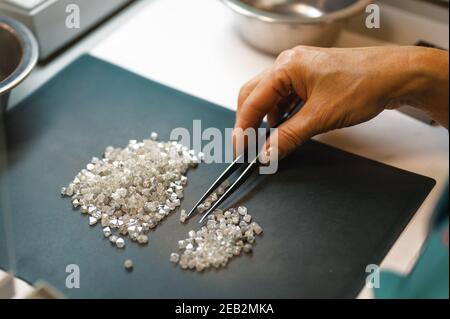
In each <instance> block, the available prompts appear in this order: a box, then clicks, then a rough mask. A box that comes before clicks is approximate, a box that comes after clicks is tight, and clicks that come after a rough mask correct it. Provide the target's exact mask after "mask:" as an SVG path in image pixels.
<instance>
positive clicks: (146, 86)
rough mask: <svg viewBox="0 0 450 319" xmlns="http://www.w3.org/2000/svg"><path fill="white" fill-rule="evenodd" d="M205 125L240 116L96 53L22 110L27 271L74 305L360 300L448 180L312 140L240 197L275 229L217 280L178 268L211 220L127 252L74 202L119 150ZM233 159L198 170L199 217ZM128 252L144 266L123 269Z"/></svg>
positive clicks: (15, 159) (20, 202)
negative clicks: (68, 194)
mask: <svg viewBox="0 0 450 319" xmlns="http://www.w3.org/2000/svg"><path fill="white" fill-rule="evenodd" d="M193 119H201V120H202V127H203V128H207V127H218V128H221V129H224V128H225V127H232V126H233V123H234V113H233V112H232V111H230V110H227V109H225V108H222V107H220V106H217V105H214V104H212V103H210V102H207V101H204V100H201V99H198V98H195V97H192V96H189V95H187V94H185V93H182V92H179V91H176V90H174V89H171V88H169V87H166V86H163V85H161V84H158V83H155V82H152V81H150V80H148V79H145V78H142V77H139V76H137V75H135V74H133V73H130V72H128V71H126V70H123V69H121V68H119V67H117V66H114V65H111V64H108V63H106V62H104V61H101V60H98V59H96V58H93V57H91V56H83V57H81V58H80V59H78V60H77V61H75V62H74V63H73V64H71V65H70V66H68V67H67V68H66V69H64V70H63V71H62V72H60V73H59V74H58V75H57V76H55V77H54V78H53V79H52V80H51V81H49V82H48V83H47V84H45V85H44V86H43V87H42V88H41V89H39V90H38V91H37V92H36V93H34V94H32V95H31V96H30V97H29V98H28V99H26V100H25V101H23V102H22V103H21V104H20V105H18V106H17V107H15V108H13V109H12V110H11V111H10V112H9V113H8V114H7V118H6V123H5V124H6V133H7V143H8V161H9V166H8V170H7V172H6V173H4V174H3V175H2V176H1V181H2V182H3V183H7V189H8V191H9V194H7V195H8V198H9V200H10V205H11V208H12V212H13V230H14V242H15V253H16V257H17V275H18V276H19V277H21V278H23V279H25V280H26V281H28V282H31V283H33V282H35V281H36V280H45V281H47V282H49V283H50V284H52V285H53V286H55V287H56V288H57V289H59V290H60V291H61V292H62V293H64V294H65V295H66V296H67V297H73V298H91V297H99V298H103V297H111V298H119V297H125V298H127V297H129V298H133V297H137V298H172V297H173V298H199V297H210V298H241V297H243V298H297V297H300V298H301V297H307V298H315V297H319V298H327V297H337V298H351V297H355V296H356V295H357V294H358V292H359V291H360V289H361V288H362V287H363V285H364V281H365V276H366V274H365V268H366V265H368V264H379V263H380V262H381V261H382V259H383V258H384V256H385V255H386V253H387V252H388V250H389V249H390V247H391V246H392V245H393V243H394V242H395V240H396V239H397V237H398V236H399V235H400V233H401V232H402V230H403V229H404V227H405V226H406V225H407V223H408V221H409V220H410V218H411V217H412V216H413V214H414V213H415V211H416V210H417V209H418V207H419V206H420V205H421V203H422V202H423V200H424V199H425V197H426V196H427V194H428V193H429V192H430V190H431V189H432V187H433V185H434V183H435V182H434V180H432V179H430V178H427V177H424V176H419V175H416V174H413V173H410V172H406V171H403V170H400V169H397V168H393V167H390V166H386V165H383V164H380V163H377V162H374V161H371V160H368V159H365V158H362V157H359V156H355V155H352V154H350V153H347V152H343V151H341V150H338V149H335V148H333V147H330V146H326V145H323V144H320V143H317V142H313V141H310V142H308V143H306V144H305V145H304V146H303V147H301V148H300V149H299V150H298V151H297V152H296V153H295V154H293V155H292V156H290V157H289V158H287V159H285V160H283V161H282V162H281V163H280V168H279V172H278V173H277V174H276V175H270V176H264V177H258V176H256V177H254V178H252V179H251V180H250V181H248V183H247V184H245V186H244V187H243V188H242V189H241V190H240V191H239V192H238V193H237V194H236V195H235V196H234V197H233V199H231V202H230V203H229V204H230V205H231V204H232V205H235V204H237V203H242V204H245V205H246V206H247V207H248V210H249V212H250V213H251V214H252V215H253V216H254V219H255V220H256V221H257V222H259V223H260V224H261V225H262V226H263V228H264V235H263V236H261V237H258V238H257V244H256V246H255V249H254V252H253V254H251V255H245V256H240V257H238V258H235V259H233V260H232V261H231V262H230V263H229V265H228V266H227V268H226V269H223V270H220V271H215V270H212V271H207V272H203V273H196V272H192V271H184V270H181V269H180V268H178V267H176V266H174V265H173V264H171V263H169V260H168V258H169V254H170V253H171V252H172V251H176V247H177V240H178V239H182V238H185V237H186V236H187V232H188V231H189V230H190V229H197V228H198V227H199V226H198V223H197V221H198V220H199V216H196V217H195V218H194V219H192V220H190V221H189V223H188V225H182V224H180V222H179V218H178V217H179V211H178V210H177V211H176V212H175V213H173V215H171V216H169V217H168V218H167V219H166V220H165V221H164V222H163V223H162V224H160V225H159V226H158V227H157V228H156V229H155V230H154V231H151V232H150V236H149V237H150V242H149V244H148V246H145V247H143V246H139V245H137V244H135V243H131V242H129V241H128V239H127V246H126V249H124V250H119V249H115V248H114V247H111V244H110V243H109V241H108V240H107V239H104V238H103V234H102V231H101V229H100V225H97V226H96V227H89V226H88V221H87V217H86V216H82V215H81V214H80V213H79V211H78V210H75V209H73V208H72V206H71V203H70V201H69V200H68V199H66V198H64V199H63V198H61V197H60V195H59V192H60V188H61V187H62V186H65V185H67V184H68V182H70V181H71V180H72V179H73V178H74V176H75V174H76V173H77V172H78V171H79V170H80V169H81V168H83V167H84V166H85V165H86V163H87V162H88V161H89V160H90V159H91V158H92V156H101V154H102V153H103V150H104V149H105V147H106V146H108V145H114V146H124V145H126V144H127V142H128V140H129V139H138V140H141V139H143V138H148V136H149V134H150V132H152V131H156V132H158V133H159V135H160V139H161V140H167V139H169V136H170V132H171V129H172V128H175V127H186V128H192V120H193ZM225 165H226V164H209V165H207V164H201V165H200V166H199V167H198V168H196V169H194V170H191V171H189V173H188V178H189V182H188V187H187V189H186V191H185V198H184V199H183V201H182V207H183V208H186V209H189V208H190V207H191V205H192V204H193V203H194V202H195V201H196V200H197V199H198V198H199V197H200V196H201V195H202V193H203V192H204V190H205V189H206V188H207V187H208V186H209V185H210V184H211V182H212V181H213V180H214V179H215V178H216V177H217V176H218V174H219V173H220V172H221V171H222V170H223V169H224V167H225ZM2 231H3V230H2ZM127 258H131V259H132V260H133V261H134V264H135V268H134V271H132V272H127V271H125V269H124V267H123V262H124V260H125V259H127ZM68 264H77V265H78V266H79V268H80V288H79V289H68V288H66V286H65V282H66V276H67V275H68V274H67V273H66V272H65V270H66V266H67V265H68ZM6 265H7V261H6V259H5V257H4V256H3V258H2V259H1V260H0V266H2V267H4V268H5V267H6Z"/></svg>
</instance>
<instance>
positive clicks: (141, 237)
mask: <svg viewBox="0 0 450 319" xmlns="http://www.w3.org/2000/svg"><path fill="white" fill-rule="evenodd" d="M137 241H138V243H139V244H147V243H148V236H147V235H139V236H138V237H137Z"/></svg>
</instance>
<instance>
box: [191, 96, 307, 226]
mask: <svg viewBox="0 0 450 319" xmlns="http://www.w3.org/2000/svg"><path fill="white" fill-rule="evenodd" d="M289 104H290V106H289V105H288V107H287V108H286V109H288V110H289V111H288V112H286V113H285V114H284V115H283V116H282V118H281V119H280V121H278V123H276V124H275V125H274V126H273V127H272V128H277V127H278V126H280V125H281V124H282V123H284V122H285V121H286V120H288V119H289V118H291V117H292V116H293V115H294V114H295V113H297V112H298V111H299V110H300V109H301V108H302V106H303V101H302V100H301V99H299V98H297V97H295V98H294V99H291V101H290V102H289ZM269 136H270V130H268V132H267V134H266V138H268V137H269ZM260 154H261V152H259V153H258V155H257V156H256V157H255V158H253V159H252V160H251V161H247V162H246V161H245V160H244V159H245V158H244V156H245V153H244V154H241V155H239V156H238V157H237V158H236V159H235V160H234V161H233V162H232V163H231V164H230V165H229V166H228V167H227V168H226V169H225V170H224V171H223V173H222V174H221V175H220V176H219V177H218V178H217V179H216V181H215V182H214V183H213V184H212V185H211V186H210V187H209V188H208V190H207V191H206V192H205V194H204V195H203V196H202V197H201V198H200V199H199V201H198V202H197V203H196V204H195V205H194V207H193V208H192V209H191V211H190V212H189V213H188V214H187V218H189V217H190V216H191V215H192V214H193V213H194V212H195V211H196V210H197V208H198V206H199V205H200V204H202V203H203V202H204V201H205V200H206V199H207V198H208V196H210V195H211V194H212V193H213V192H214V191H215V190H216V189H217V188H218V187H219V186H221V185H222V183H223V182H225V181H226V180H227V179H228V178H229V177H230V176H231V175H232V174H233V173H234V172H236V171H237V170H238V169H239V168H243V167H245V165H247V166H246V167H245V169H243V172H242V173H241V174H240V175H239V176H238V177H237V178H236V180H235V181H234V182H233V183H231V185H230V186H229V187H228V188H226V190H225V191H224V193H223V194H222V195H221V196H220V197H219V198H218V199H217V200H216V201H215V202H213V203H212V204H211V206H210V207H209V208H208V209H207V210H206V212H205V213H204V214H203V216H202V218H201V219H200V222H199V223H200V224H201V223H203V221H204V220H205V219H206V218H207V217H208V216H209V215H210V214H211V213H212V212H214V211H215V210H216V209H217V208H218V207H219V206H220V205H221V204H222V203H223V202H224V201H225V200H226V199H227V198H228V197H230V195H231V194H233V193H234V192H235V191H236V190H237V189H238V188H239V187H240V186H241V185H242V184H243V183H244V182H245V181H246V180H247V178H248V177H249V176H250V174H251V173H252V172H253V171H254V169H255V168H257V167H258V166H259V165H261V163H260V162H259V160H258V159H259V156H260Z"/></svg>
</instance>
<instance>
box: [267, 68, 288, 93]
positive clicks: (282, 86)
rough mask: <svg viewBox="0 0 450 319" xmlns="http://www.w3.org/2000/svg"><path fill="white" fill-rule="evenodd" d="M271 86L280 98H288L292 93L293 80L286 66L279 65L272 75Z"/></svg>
mask: <svg viewBox="0 0 450 319" xmlns="http://www.w3.org/2000/svg"><path fill="white" fill-rule="evenodd" d="M271 86H272V89H273V90H274V91H276V92H277V93H278V95H279V96H280V97H285V96H288V95H289V93H290V91H291V87H292V85H291V80H290V76H289V72H288V69H287V68H286V67H285V65H277V66H275V67H274V69H273V71H272V74H271Z"/></svg>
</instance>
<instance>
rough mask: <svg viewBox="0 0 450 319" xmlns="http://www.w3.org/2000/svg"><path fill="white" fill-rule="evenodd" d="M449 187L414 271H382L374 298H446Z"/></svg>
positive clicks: (447, 295)
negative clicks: (408, 272) (397, 272)
mask: <svg viewBox="0 0 450 319" xmlns="http://www.w3.org/2000/svg"><path fill="white" fill-rule="evenodd" d="M448 238H449V218H448V185H447V187H446V190H445V192H444V196H443V197H442V199H441V201H440V203H439V205H438V207H437V210H436V213H435V215H434V220H433V222H432V223H431V227H430V233H429V235H428V238H427V240H426V241H425V243H424V246H423V249H422V251H421V254H420V256H419V259H418V261H417V263H416V265H415V266H414V269H413V270H412V271H411V273H410V274H408V275H407V276H400V275H398V274H396V273H393V272H387V271H381V273H380V284H379V288H374V294H375V297H376V298H447V299H448V298H449V294H448V290H449V263H448V262H449V255H448V249H449V246H448V241H449V239H448Z"/></svg>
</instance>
